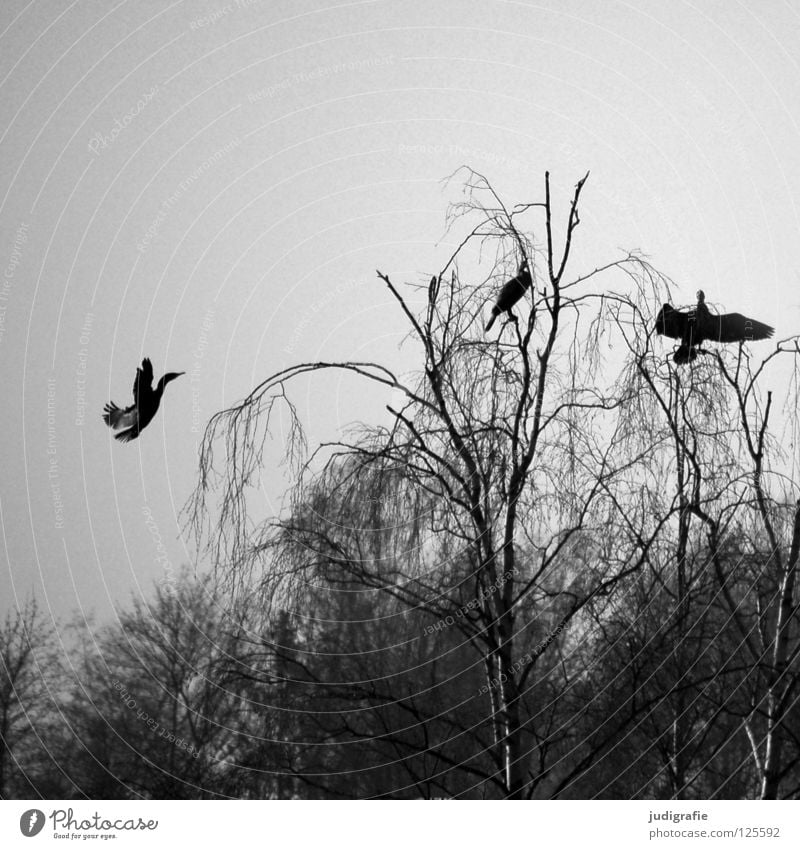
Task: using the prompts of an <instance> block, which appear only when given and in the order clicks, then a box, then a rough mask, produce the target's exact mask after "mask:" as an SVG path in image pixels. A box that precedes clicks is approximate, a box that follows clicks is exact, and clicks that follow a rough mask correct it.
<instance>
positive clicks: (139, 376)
mask: <svg viewBox="0 0 800 849" xmlns="http://www.w3.org/2000/svg"><path fill="white" fill-rule="evenodd" d="M182 374H185V372H182V371H179V372H174V371H171V372H168V373H167V374H165V375H164V376H163V377H162V378H161V380H159V381H158V385H157V386H156V388H155V389H153V364H152V363H151V362H150V360H149V359H148V358H147V357H145V359H143V360H142V365H141V367H140V368H137V369H136V378H135V380H134V381H133V404H131V405H130V407H125V409H124V410H122V409H120V408H119V407H118V406H117V405H116V404H115V403H114V402H113V401H110V402H109V403H108V404H106V405H105V407H104V408H103V421H104V422H105V423H106V424H107V425H108V426H109V427H111V428H114V430H119V431H120V432H119V433H116V434H114V436H115V437H116V439H118V440H119V441H120V442H130V441H131V440H132V439H136V437H137V436H138V435H139V434H140V433H141V432H142V430H143V429H144V428H146V427H147V425H149V424H150V422H151V421H152V420H153V416H154V415H155V414H156V413H157V412H158V405H159V404H160V403H161V396H162V395H163V394H164V387H165V386H166V385H167V384H168V383H169V382H170V380H175V378H176V377H180V376H181V375H182ZM120 428H122V430H120Z"/></svg>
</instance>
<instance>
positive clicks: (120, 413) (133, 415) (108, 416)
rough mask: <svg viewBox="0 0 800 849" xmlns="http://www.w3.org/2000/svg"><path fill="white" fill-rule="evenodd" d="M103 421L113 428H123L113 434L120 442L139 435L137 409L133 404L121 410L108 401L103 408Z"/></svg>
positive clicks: (128, 440)
mask: <svg viewBox="0 0 800 849" xmlns="http://www.w3.org/2000/svg"><path fill="white" fill-rule="evenodd" d="M103 421H104V422H105V423H106V424H107V425H108V426H109V427H110V428H113V429H114V430H120V428H124V430H122V431H121V433H115V434H114V437H115V438H116V439H118V440H119V441H120V442H130V440H131V439H136V437H137V436H138V435H139V411H138V410H137V409H136V407H135V406H132V407H126V408H125V409H124V410H123V409H121V408H120V407H118V406H117V405H116V404H115V403H114V402H113V401H110V402H109V403H108V404H106V405H105V407H104V408H103Z"/></svg>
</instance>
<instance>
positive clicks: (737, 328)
mask: <svg viewBox="0 0 800 849" xmlns="http://www.w3.org/2000/svg"><path fill="white" fill-rule="evenodd" d="M774 332H775V330H774V328H772V327H770V326H769V325H768V324H764V323H763V322H761V321H756V320H755V319H752V318H748V317H747V316H745V315H742V314H741V313H738V312H728V313H722V314H721V315H712V314H711V313H710V312H709V310H708V307H707V306H706V296H705V294H704V293H703V291H702V290H701V291H699V292H698V293H697V307H695V309H693V310H689V312H681V311H680V310H676V309H675V308H674V307H672V306H670V305H669V304H664V305H663V306H662V307H661V310H660V311H659V313H658V316H657V317H656V333H660V334H661V335H662V336H669V337H671V338H672V339H680V341H681V344H680V345H679V347H678V349H677V350H676V351H675V353H674V354H673V355H672V359H673V360H674V361H675V362H676V364H677V365H683V364H684V363H688V362H691V361H692V360H694V359H696V357H697V353H698V351H699V350H702V349H701V348H700V345H702V344H703V342H722V343H725V342H756V341H758V340H760V339H769V338H770V336H772V334H773V333H774Z"/></svg>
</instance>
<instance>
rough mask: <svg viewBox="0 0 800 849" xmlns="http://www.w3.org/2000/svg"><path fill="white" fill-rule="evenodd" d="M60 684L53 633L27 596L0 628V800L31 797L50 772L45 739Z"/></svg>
mask: <svg viewBox="0 0 800 849" xmlns="http://www.w3.org/2000/svg"><path fill="white" fill-rule="evenodd" d="M60 685H61V677H60V667H59V664H58V658H57V653H56V639H55V632H54V630H53V628H52V626H51V624H50V623H49V622H47V621H46V620H45V619H44V618H43V616H42V614H41V613H40V611H39V608H38V606H37V604H36V601H35V600H29V601H27V602H26V603H25V604H24V605H23V606H22V607H20V608H19V609H18V610H13V611H10V612H9V613H7V614H6V618H5V622H4V623H3V625H2V628H0V798H3V799H7V798H21V797H25V796H29V795H31V794H32V791H33V792H37V791H36V786H37V784H40V783H42V781H43V779H45V778H46V776H47V775H48V772H52V770H53V766H52V762H49V753H48V749H47V742H46V739H47V736H48V735H47V731H48V729H49V728H50V726H51V718H52V715H53V714H55V713H56V711H55V709H54V704H53V695H52V694H53V693H54V692H55V693H57V691H58V688H59V687H60ZM42 735H43V737H44V739H43V737H42ZM46 783H47V785H48V786H53V784H57V781H47V782H46Z"/></svg>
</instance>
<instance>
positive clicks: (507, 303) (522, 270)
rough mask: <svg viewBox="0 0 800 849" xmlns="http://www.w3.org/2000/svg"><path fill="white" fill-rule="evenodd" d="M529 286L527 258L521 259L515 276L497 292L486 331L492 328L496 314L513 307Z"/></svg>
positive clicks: (529, 274)
mask: <svg viewBox="0 0 800 849" xmlns="http://www.w3.org/2000/svg"><path fill="white" fill-rule="evenodd" d="M530 287H531V273H530V271H528V262H527V260H523V261H522V265H520V267H519V271H518V272H517V276H516V277H512V278H511V279H510V280H507V281H506V282H505V283H504V284H503V288H502V289H501V290H500V294H498V296H497V300H496V301H495V302H494V306H493V307H492V317H491V318H490V319H489V323H488V324H487V325H486V332H487V333H488V332H489V331H490V330H491V329H492V325H493V324H494V320H495V319H496V318H497V316H498V315H500V313H501V312H506V311H507V310H510V309H511V307H513V306H514V304H516V302H517V301H518V300H519V299H520V298H521V297H522V296H523V295H524V294H525V293H526V292H527V291H528V289H530Z"/></svg>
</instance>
